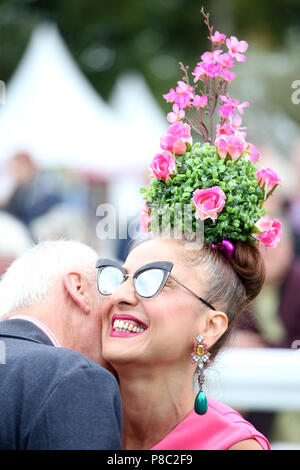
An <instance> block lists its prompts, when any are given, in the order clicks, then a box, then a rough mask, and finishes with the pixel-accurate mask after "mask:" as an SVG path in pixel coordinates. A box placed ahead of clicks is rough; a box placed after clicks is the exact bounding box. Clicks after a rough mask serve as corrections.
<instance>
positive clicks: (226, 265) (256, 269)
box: [184, 241, 266, 359]
mask: <svg viewBox="0 0 300 470" xmlns="http://www.w3.org/2000/svg"><path fill="white" fill-rule="evenodd" d="M184 257H185V260H186V262H187V263H189V264H190V263H191V264H192V265H193V266H196V265H198V264H200V263H201V267H202V269H203V268H204V269H205V272H206V274H207V286H208V287H207V290H206V292H205V293H204V294H205V297H204V298H205V300H207V301H208V302H209V303H210V304H212V305H214V306H215V307H216V308H217V309H218V310H222V311H223V312H225V313H226V314H227V317H228V328H227V330H226V332H225V333H224V334H223V335H222V336H221V337H220V338H219V339H218V341H217V342H216V343H215V344H214V345H213V346H212V347H211V348H210V353H211V359H214V357H215V356H216V355H217V353H218V352H219V350H220V349H221V348H222V346H224V344H225V343H226V342H227V340H228V339H229V338H230V335H231V332H232V331H233V329H234V328H235V326H236V325H237V323H238V320H239V318H240V316H241V315H242V313H243V312H244V311H245V309H246V307H247V306H248V305H249V303H250V302H251V301H252V300H253V299H254V298H255V297H256V296H257V295H258V294H259V292H260V290H261V288H262V286H263V283H264V280H265V274H266V273H265V265H264V261H263V258H262V256H261V254H260V251H259V250H258V248H257V247H256V246H255V245H254V244H253V243H252V242H250V241H247V242H241V241H238V242H236V243H235V250H234V254H233V257H232V258H226V257H225V256H224V254H222V253H221V252H220V251H217V250H214V249H213V248H211V246H209V245H204V246H203V248H202V249H201V250H197V251H195V250H192V251H190V250H185V252H184Z"/></svg>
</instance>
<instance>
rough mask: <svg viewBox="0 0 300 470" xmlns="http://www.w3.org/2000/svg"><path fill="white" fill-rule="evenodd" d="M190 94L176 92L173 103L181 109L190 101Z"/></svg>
mask: <svg viewBox="0 0 300 470" xmlns="http://www.w3.org/2000/svg"><path fill="white" fill-rule="evenodd" d="M192 96H193V95H191V93H182V94H179V93H177V96H176V100H175V103H176V104H177V106H178V107H179V108H181V109H184V108H187V107H188V106H189V104H190V102H191V98H192Z"/></svg>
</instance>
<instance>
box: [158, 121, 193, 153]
mask: <svg viewBox="0 0 300 470" xmlns="http://www.w3.org/2000/svg"><path fill="white" fill-rule="evenodd" d="M178 141H180V142H178ZM176 142H177V145H175V144H176ZM182 143H184V144H185V145H186V144H187V143H189V144H192V137H191V128H190V126H189V125H188V124H184V123H183V122H182V121H177V122H175V123H174V124H171V125H170V126H169V127H168V129H167V131H166V132H164V134H163V135H162V136H161V138H160V146H161V148H162V149H163V150H167V151H169V152H173V153H175V151H177V152H178V151H179V150H180V151H181V150H182ZM184 152H185V150H184ZM184 152H182V153H184ZM176 154H177V153H176ZM178 155H179V154H178Z"/></svg>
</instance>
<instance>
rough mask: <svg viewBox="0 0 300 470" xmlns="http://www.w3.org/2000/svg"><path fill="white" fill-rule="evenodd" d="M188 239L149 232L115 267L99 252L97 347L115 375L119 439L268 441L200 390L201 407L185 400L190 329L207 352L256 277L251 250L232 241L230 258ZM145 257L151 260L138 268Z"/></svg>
mask: <svg viewBox="0 0 300 470" xmlns="http://www.w3.org/2000/svg"><path fill="white" fill-rule="evenodd" d="M188 248H189V246H188V244H187V243H186V242H185V241H184V240H175V239H171V238H170V239H151V240H147V241H145V242H143V243H141V244H139V245H137V246H136V247H135V248H134V249H133V250H132V251H131V253H130V254H129V256H128V258H127V260H126V263H125V264H124V266H123V267H121V266H119V265H118V263H114V262H112V261H109V260H99V262H98V268H99V271H98V287H99V290H100V292H101V293H102V294H103V295H106V296H107V298H106V299H105V300H104V302H103V338H102V340H103V355H104V357H105V359H106V360H108V361H109V362H110V363H111V364H112V365H113V367H114V368H115V369H116V371H117V373H118V376H119V382H120V390H121V395H122V401H123V420H124V428H123V448H124V449H153V450H158V449H168V450H171V449H190V450H191V449H213V450H217V449H230V450H233V449H253V450H261V449H268V448H269V444H268V442H267V440H266V438H265V437H264V436H262V435H261V434H260V433H259V432H258V431H257V430H255V429H254V428H253V427H252V426H251V425H250V424H249V423H247V422H246V421H244V420H243V418H242V417H241V416H240V415H239V414H238V413H236V412H235V411H233V410H231V409H230V408H229V407H227V406H225V405H223V404H221V403H218V402H216V401H214V400H212V399H208V409H207V412H206V413H205V414H203V415H198V414H196V413H195V411H194V410H193V407H194V401H195V392H194V391H193V387H192V383H193V376H194V374H195V370H196V365H195V364H193V362H192V361H191V353H192V352H193V345H194V341H195V338H196V337H197V336H198V335H199V334H201V335H202V336H203V337H204V338H205V343H206V344H207V347H208V350H209V351H210V353H211V356H210V357H211V359H213V358H214V356H215V355H216V353H217V352H218V350H219V348H220V347H221V346H222V344H223V343H224V342H225V341H226V339H227V338H228V335H229V333H230V331H231V330H232V328H233V326H234V324H235V322H236V321H237V319H238V316H239V314H240V313H241V312H242V310H243V309H244V306H245V305H246V304H247V303H248V301H249V300H251V299H252V298H254V297H255V296H256V295H257V293H258V292H259V290H260V288H261V286H262V283H263V280H264V265H263V262H262V259H261V257H260V254H259V251H258V249H257V248H256V247H255V246H254V245H253V244H250V243H249V244H237V246H236V249H235V254H234V257H233V258H232V259H231V260H230V261H229V260H228V259H226V258H225V257H224V255H223V254H222V253H221V252H220V251H217V250H214V249H213V248H211V247H209V246H207V245H204V247H203V248H202V249H200V250H193V249H192V250H191V249H188ZM162 262H163V263H162ZM157 263H160V264H157ZM168 263H172V264H173V266H172V268H171V269H170V264H168ZM145 265H148V268H150V269H148V270H145V271H144V270H143V269H142V270H141V269H140V268H142V267H144V266H145ZM157 268H159V269H157ZM137 271H138V272H137ZM151 271H153V272H152V273H151ZM136 272H137V273H136ZM141 272H142V273H143V276H141ZM159 272H161V276H160V275H159ZM134 273H136V275H134ZM133 275H134V276H133ZM199 296H200V298H199Z"/></svg>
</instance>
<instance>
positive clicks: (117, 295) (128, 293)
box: [110, 275, 139, 305]
mask: <svg viewBox="0 0 300 470" xmlns="http://www.w3.org/2000/svg"><path fill="white" fill-rule="evenodd" d="M110 298H111V302H112V303H113V304H114V305H122V304H127V305H136V304H137V303H138V302H139V298H138V296H137V293H136V291H135V288H134V283H133V278H132V276H129V275H127V276H126V278H125V280H124V281H123V282H122V284H120V285H119V286H118V287H117V288H116V289H115V290H114V291H113V293H112V295H111V297H110Z"/></svg>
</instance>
